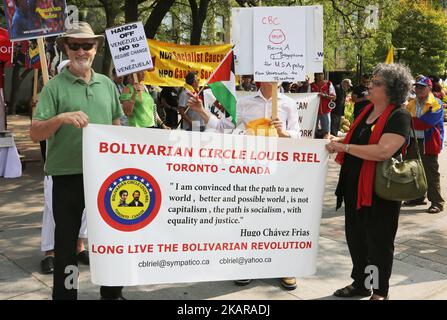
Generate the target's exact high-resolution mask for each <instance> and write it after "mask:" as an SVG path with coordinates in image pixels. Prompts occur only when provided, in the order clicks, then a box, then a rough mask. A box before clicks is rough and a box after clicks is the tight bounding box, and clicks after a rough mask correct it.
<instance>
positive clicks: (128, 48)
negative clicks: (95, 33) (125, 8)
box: [106, 21, 153, 76]
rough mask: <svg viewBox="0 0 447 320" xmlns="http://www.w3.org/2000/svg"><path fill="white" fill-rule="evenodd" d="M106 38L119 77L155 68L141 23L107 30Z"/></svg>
mask: <svg viewBox="0 0 447 320" xmlns="http://www.w3.org/2000/svg"><path fill="white" fill-rule="evenodd" d="M106 36H107V42H108V43H109V48H110V52H111V54H112V58H113V63H114V64H115V70H116V74H117V75H118V76H125V75H127V74H131V73H135V72H138V71H143V70H149V69H152V68H153V64H152V58H151V54H150V51H149V46H148V45H147V40H146V34H145V33H144V27H143V23H142V22H141V21H138V22H135V23H130V24H126V25H123V26H120V27H114V28H110V29H107V30H106Z"/></svg>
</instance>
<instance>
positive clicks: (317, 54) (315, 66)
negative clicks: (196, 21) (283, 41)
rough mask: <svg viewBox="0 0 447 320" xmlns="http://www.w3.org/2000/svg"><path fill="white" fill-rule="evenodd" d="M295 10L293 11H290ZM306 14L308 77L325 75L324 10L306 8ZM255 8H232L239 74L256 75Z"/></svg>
mask: <svg viewBox="0 0 447 320" xmlns="http://www.w3.org/2000/svg"><path fill="white" fill-rule="evenodd" d="M290 8H292V7H290ZM302 8H305V10H306V41H305V43H303V45H305V46H306V74H313V73H315V72H323V60H324V56H323V6H304V7H302ZM254 9H255V8H233V9H232V16H231V24H232V25H231V42H232V43H233V44H234V45H235V47H234V52H235V69H236V70H235V71H236V74H239V75H243V74H254V67H253V60H254V57H253V12H254Z"/></svg>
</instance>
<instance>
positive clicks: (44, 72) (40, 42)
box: [37, 38, 50, 85]
mask: <svg viewBox="0 0 447 320" xmlns="http://www.w3.org/2000/svg"><path fill="white" fill-rule="evenodd" d="M37 45H38V47H39V56H40V67H41V69H42V77H43V85H46V84H47V82H48V81H49V80H50V78H49V76H48V64H47V56H46V54H45V44H44V43H43V38H38V39H37Z"/></svg>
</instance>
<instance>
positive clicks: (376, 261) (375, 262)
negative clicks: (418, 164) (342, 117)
mask: <svg viewBox="0 0 447 320" xmlns="http://www.w3.org/2000/svg"><path fill="white" fill-rule="evenodd" d="M411 87H412V77H411V73H410V70H409V69H408V68H407V67H404V66H402V65H399V64H380V65H379V66H377V67H376V69H375V70H374V73H373V79H372V81H371V84H370V86H369V91H368V92H369V93H368V99H369V101H371V103H370V104H369V105H368V106H366V107H365V109H364V110H363V111H362V113H360V115H359V116H358V118H357V119H356V120H355V121H354V124H353V125H352V127H351V130H350V131H349V132H348V134H347V136H346V138H344V140H343V142H342V140H341V139H340V138H333V139H332V141H331V142H330V143H329V144H328V145H327V146H326V148H327V150H328V151H329V152H330V153H335V152H337V153H338V155H337V158H336V161H337V162H338V163H339V164H341V165H342V167H341V170H340V177H339V181H338V185H337V190H336V195H337V209H338V208H340V207H341V204H342V202H343V201H344V203H345V230H346V240H347V243H348V247H349V253H350V254H351V259H352V263H353V268H352V273H351V277H352V279H353V280H354V282H353V283H352V284H350V285H348V286H346V287H344V288H341V289H339V290H337V291H335V293H334V295H335V296H336V297H341V298H347V297H355V296H364V297H368V296H371V294H372V296H371V300H385V299H388V291H389V280H390V277H391V271H392V268H393V258H394V257H393V255H394V239H395V237H396V232H397V228H398V222H399V213H400V207H401V202H400V201H389V200H385V199H382V198H380V197H379V196H377V194H376V193H375V192H374V177H375V172H376V164H377V162H379V161H385V160H388V159H390V158H391V157H395V158H397V157H398V156H399V155H401V153H402V148H403V146H404V144H405V142H406V141H407V140H408V138H409V136H410V130H411V115H410V114H409V112H408V111H406V110H405V109H403V108H401V105H402V104H403V103H405V102H406V100H407V99H408V97H409V94H410V90H411ZM371 267H372V269H371ZM371 270H376V271H375V272H374V271H373V274H371ZM371 276H372V277H376V278H375V279H377V278H378V286H377V285H375V286H374V288H373V292H371ZM374 283H375V284H376V281H374Z"/></svg>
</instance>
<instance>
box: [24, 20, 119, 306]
mask: <svg viewBox="0 0 447 320" xmlns="http://www.w3.org/2000/svg"><path fill="white" fill-rule="evenodd" d="M103 43H104V37H103V36H97V35H95V34H94V32H93V30H92V29H91V27H90V25H89V24H88V23H85V22H79V24H78V25H77V26H76V28H73V29H69V30H67V33H66V34H65V35H63V36H60V37H59V38H58V39H57V44H58V46H59V47H60V48H61V50H62V51H64V52H65V53H66V54H67V55H68V58H69V59H70V64H69V66H68V67H67V68H64V69H63V71H62V72H61V73H60V74H59V75H57V76H56V77H54V78H53V79H52V80H51V81H49V82H48V84H47V85H46V86H45V87H44V88H43V90H42V93H41V94H40V97H39V102H38V104H37V108H36V111H35V113H34V116H33V122H32V126H31V130H30V135H31V139H32V140H33V141H42V140H48V148H47V160H46V163H45V174H46V175H51V176H53V214H54V221H55V225H56V227H55V266H54V274H53V282H54V283H53V299H54V300H59V299H64V300H67V299H70V300H75V299H77V272H78V271H77V270H78V269H77V259H76V241H77V238H78V233H79V228H80V224H81V215H82V211H83V209H84V207H85V201H84V185H83V176H82V128H84V127H86V126H87V125H88V123H97V124H110V125H111V124H113V125H119V124H120V117H121V116H122V110H121V106H120V102H119V97H118V93H117V92H116V90H115V85H114V84H113V82H112V81H111V80H110V79H109V78H107V77H106V76H104V75H101V74H97V73H95V72H94V71H93V69H92V68H91V66H92V63H93V59H94V58H95V55H96V52H97V50H99V49H101V47H102V45H103ZM74 273H75V274H74ZM121 290H122V287H101V297H102V298H104V299H120V298H122V296H121Z"/></svg>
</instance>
